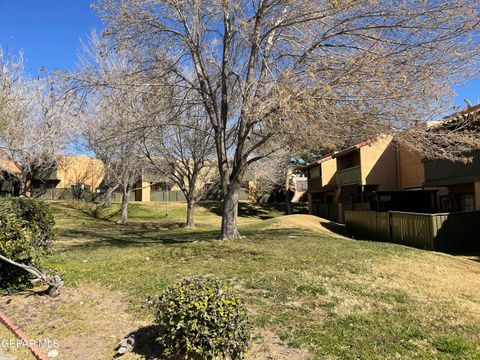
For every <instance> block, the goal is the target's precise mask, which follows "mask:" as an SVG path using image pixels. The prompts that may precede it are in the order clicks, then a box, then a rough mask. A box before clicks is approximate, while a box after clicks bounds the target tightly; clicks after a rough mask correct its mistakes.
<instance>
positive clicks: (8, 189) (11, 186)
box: [0, 154, 20, 197]
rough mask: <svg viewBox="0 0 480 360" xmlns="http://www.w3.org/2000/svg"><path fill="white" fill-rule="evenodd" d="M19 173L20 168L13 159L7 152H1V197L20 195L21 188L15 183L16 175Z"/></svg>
mask: <svg viewBox="0 0 480 360" xmlns="http://www.w3.org/2000/svg"><path fill="white" fill-rule="evenodd" d="M19 173H20V169H19V168H18V167H17V166H16V165H15V164H14V163H13V161H11V160H10V159H9V158H8V156H7V155H6V154H0V197H7V196H17V195H18V193H19V188H18V186H16V185H15V181H14V175H15V174H19Z"/></svg>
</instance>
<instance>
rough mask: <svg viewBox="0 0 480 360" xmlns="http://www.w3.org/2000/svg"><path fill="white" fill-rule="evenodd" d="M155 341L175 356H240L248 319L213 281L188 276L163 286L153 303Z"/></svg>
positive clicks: (245, 342)
mask: <svg viewBox="0 0 480 360" xmlns="http://www.w3.org/2000/svg"><path fill="white" fill-rule="evenodd" d="M154 303H155V305H156V308H157V318H156V320H157V323H158V325H159V337H158V338H157V341H158V342H159V343H160V345H161V346H162V347H163V349H164V353H165V355H167V356H172V357H173V358H175V359H219V358H224V359H225V358H230V359H242V358H243V355H244V353H245V351H246V349H247V347H248V345H249V342H250V329H251V326H250V322H249V319H248V317H247V313H246V311H245V308H244V307H243V305H242V304H241V303H240V300H239V299H238V298H236V297H235V296H233V295H232V294H231V293H230V292H229V291H228V290H226V289H225V287H224V286H222V284H221V283H219V282H218V281H216V280H213V279H209V278H190V279H185V280H182V281H181V282H179V283H177V284H175V285H173V286H171V287H169V288H167V289H166V290H165V291H164V292H163V294H162V295H161V296H160V297H159V298H158V300H157V301H155V302H154Z"/></svg>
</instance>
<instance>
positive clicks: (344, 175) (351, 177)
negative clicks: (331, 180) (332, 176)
mask: <svg viewBox="0 0 480 360" xmlns="http://www.w3.org/2000/svg"><path fill="white" fill-rule="evenodd" d="M361 182H362V176H361V171H360V165H357V166H353V167H350V168H348V169H343V170H337V185H339V186H342V185H352V184H360V183H361Z"/></svg>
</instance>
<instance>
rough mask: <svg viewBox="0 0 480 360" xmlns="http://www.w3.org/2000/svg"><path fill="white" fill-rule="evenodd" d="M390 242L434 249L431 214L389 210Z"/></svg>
mask: <svg viewBox="0 0 480 360" xmlns="http://www.w3.org/2000/svg"><path fill="white" fill-rule="evenodd" d="M389 214H390V229H391V233H390V242H393V243H395V244H401V245H406V246H412V247H416V248H419V249H428V250H434V249H435V245H434V242H433V235H432V215H429V214H415V213H400V212H390V213H389Z"/></svg>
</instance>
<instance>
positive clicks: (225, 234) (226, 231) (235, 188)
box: [219, 182, 240, 240]
mask: <svg viewBox="0 0 480 360" xmlns="http://www.w3.org/2000/svg"><path fill="white" fill-rule="evenodd" d="M239 190H240V183H238V182H235V183H231V184H230V186H229V189H228V191H227V192H226V193H225V194H224V198H223V212H222V228H221V230H220V237H219V238H220V240H233V239H239V238H240V233H239V232H238V223H237V220H238V192H239Z"/></svg>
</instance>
